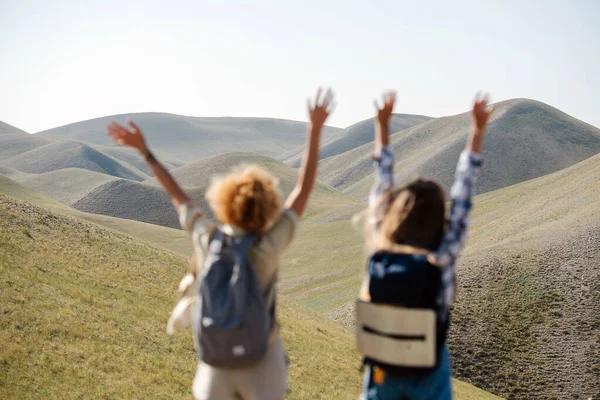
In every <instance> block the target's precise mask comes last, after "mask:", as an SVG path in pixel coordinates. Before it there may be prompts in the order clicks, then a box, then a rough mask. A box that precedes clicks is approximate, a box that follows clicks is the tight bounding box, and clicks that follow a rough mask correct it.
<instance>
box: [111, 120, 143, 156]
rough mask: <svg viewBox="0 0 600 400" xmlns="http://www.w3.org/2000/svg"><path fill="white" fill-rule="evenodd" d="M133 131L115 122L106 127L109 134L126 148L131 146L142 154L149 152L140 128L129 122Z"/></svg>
mask: <svg viewBox="0 0 600 400" xmlns="http://www.w3.org/2000/svg"><path fill="white" fill-rule="evenodd" d="M127 123H128V124H129V126H130V127H131V129H127V128H125V127H123V126H121V125H119V124H117V123H116V122H115V121H112V122H111V123H110V124H108V125H107V126H106V130H107V131H108V134H109V135H110V137H111V138H112V140H114V141H115V142H116V143H118V144H120V145H124V146H130V147H133V148H135V149H138V150H139V151H141V152H142V153H144V152H145V151H146V150H147V147H146V140H145V139H144V135H143V134H142V131H141V130H140V128H138V127H137V126H136V125H135V124H134V123H133V121H131V120H129V121H127Z"/></svg>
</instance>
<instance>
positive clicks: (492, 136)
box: [319, 99, 600, 200]
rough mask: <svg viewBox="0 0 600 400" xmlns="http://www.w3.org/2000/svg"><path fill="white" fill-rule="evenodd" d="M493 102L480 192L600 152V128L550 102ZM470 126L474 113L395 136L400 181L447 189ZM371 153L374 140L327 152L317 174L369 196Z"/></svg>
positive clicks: (354, 193)
mask: <svg viewBox="0 0 600 400" xmlns="http://www.w3.org/2000/svg"><path fill="white" fill-rule="evenodd" d="M495 107H496V109H495V111H494V114H493V115H492V119H491V121H490V124H489V127H488V132H487V135H486V144H485V164H486V166H485V168H484V169H483V170H482V171H481V178H480V183H479V191H480V192H481V193H483V192H487V191H490V190H495V189H499V188H502V187H506V186H510V185H513V184H515V183H519V182H523V181H526V180H528V179H532V178H536V177H538V176H542V175H545V174H549V173H552V172H555V171H558V170H560V169H563V168H566V167H569V166H571V165H573V164H576V163H577V162H579V161H582V160H584V159H586V158H588V157H591V156H593V155H595V154H598V153H600V129H598V128H595V127H593V126H591V125H588V124H586V123H584V122H582V121H579V120H577V119H575V118H573V117H570V116H569V115H567V114H565V113H563V112H561V111H559V110H557V109H555V108H553V107H550V106H549V105H547V104H544V103H540V102H537V101H534V100H527V99H513V100H507V101H503V102H500V103H498V104H496V105H495ZM469 126H470V113H464V114H459V115H456V116H452V117H443V118H436V119H432V120H429V121H426V122H423V123H421V124H419V125H416V126H414V127H412V128H408V129H405V130H402V131H400V132H397V133H396V134H394V135H392V137H391V146H392V149H393V151H394V154H395V156H396V178H397V181H398V182H399V183H403V182H407V181H408V180H410V179H412V178H415V177H416V176H418V175H424V176H426V177H429V178H434V179H436V180H437V181H439V182H440V183H441V184H442V186H444V187H445V188H446V189H449V186H450V185H451V184H452V179H453V176H454V168H455V164H456V160H457V159H458V156H459V154H460V152H461V151H462V149H463V148H464V145H465V142H466V138H467V134H468V133H469ZM372 152H373V144H372V143H368V144H365V145H363V146H360V147H358V148H355V149H353V150H350V151H347V152H345V153H343V154H340V155H337V156H334V157H329V158H327V159H325V160H323V161H322V165H321V167H320V169H319V171H320V172H319V177H320V179H322V180H323V181H324V182H327V183H329V184H330V185H332V186H333V187H335V188H337V189H340V190H342V191H344V192H345V193H348V194H350V195H352V196H354V197H356V198H358V199H362V200H365V199H366V197H367V194H368V191H369V188H370V186H371V184H372V180H373V167H372V162H371V154H372Z"/></svg>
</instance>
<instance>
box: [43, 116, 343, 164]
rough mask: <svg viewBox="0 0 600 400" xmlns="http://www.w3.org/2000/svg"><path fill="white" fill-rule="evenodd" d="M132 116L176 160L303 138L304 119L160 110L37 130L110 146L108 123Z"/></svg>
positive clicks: (281, 148) (293, 144)
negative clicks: (210, 115) (195, 114)
mask: <svg viewBox="0 0 600 400" xmlns="http://www.w3.org/2000/svg"><path fill="white" fill-rule="evenodd" d="M127 118H131V119H132V120H133V121H134V122H136V123H137V124H138V126H139V127H140V128H141V129H143V131H144V133H145V135H146V137H147V139H148V143H149V145H150V146H151V147H152V148H153V149H155V150H157V151H160V152H162V153H163V154H168V155H170V156H173V157H174V158H175V159H181V160H184V161H194V160H198V159H200V158H203V157H207V156H211V155H216V154H221V153H227V152H231V151H232V150H242V149H243V150H244V151H247V152H253V153H258V154H263V155H267V156H271V157H275V156H277V155H278V154H280V153H284V152H286V151H289V150H292V149H295V148H298V147H299V146H300V145H302V144H303V143H305V141H306V131H307V126H308V125H307V124H306V123H305V122H298V121H289V120H282V119H272V118H231V117H220V118H199V117H186V116H182V115H174V114H164V113H137V114H127V115H113V116H107V117H102V118H96V119H91V120H88V121H81V122H76V123H73V124H69V125H65V126H61V127H58V128H54V129H50V130H47V131H43V132H40V133H38V134H36V136H44V135H46V134H59V135H64V136H67V137H70V138H73V139H79V140H82V141H85V142H89V143H94V144H99V145H104V146H112V145H113V143H112V142H111V141H110V139H109V138H108V137H107V135H106V133H105V126H106V124H107V123H108V122H110V121H112V120H116V121H117V122H121V123H124V121H125V120H126V119H127ZM340 131H341V130H340V129H339V128H332V127H326V128H325V130H324V137H325V138H335V137H337V135H339V133H340Z"/></svg>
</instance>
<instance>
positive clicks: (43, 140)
mask: <svg viewBox="0 0 600 400" xmlns="http://www.w3.org/2000/svg"><path fill="white" fill-rule="evenodd" d="M54 142H56V140H55V139H54V138H53V137H50V136H49V137H43V136H35V135H30V134H28V133H4V134H2V135H0V162H2V161H3V160H6V159H9V158H11V157H14V156H17V155H19V154H22V153H25V152H27V151H29V150H33V149H36V148H38V147H42V146H45V145H47V144H51V143H54Z"/></svg>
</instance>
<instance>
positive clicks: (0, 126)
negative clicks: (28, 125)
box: [0, 121, 27, 135]
mask: <svg viewBox="0 0 600 400" xmlns="http://www.w3.org/2000/svg"><path fill="white" fill-rule="evenodd" d="M11 133H27V132H25V131H24V130H21V129H19V128H17V127H14V126H12V125H9V124H7V123H6V122H2V121H0V135H6V134H11Z"/></svg>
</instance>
